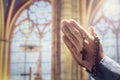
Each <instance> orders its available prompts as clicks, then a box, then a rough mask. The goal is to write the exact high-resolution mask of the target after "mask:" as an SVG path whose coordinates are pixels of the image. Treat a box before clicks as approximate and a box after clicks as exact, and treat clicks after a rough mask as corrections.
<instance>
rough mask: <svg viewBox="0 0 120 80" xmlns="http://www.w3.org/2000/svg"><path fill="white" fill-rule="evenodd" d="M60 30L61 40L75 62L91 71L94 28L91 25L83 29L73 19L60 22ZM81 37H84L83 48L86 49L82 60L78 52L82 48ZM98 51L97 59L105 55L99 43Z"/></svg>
mask: <svg viewBox="0 0 120 80" xmlns="http://www.w3.org/2000/svg"><path fill="white" fill-rule="evenodd" d="M61 25H62V32H63V33H64V35H63V41H64V43H65V44H66V46H67V47H68V48H69V50H70V52H71V54H72V56H73V58H74V59H75V60H76V62H77V63H78V64H79V65H81V66H83V67H85V68H87V69H88V70H90V71H91V69H92V66H93V64H94V62H95V61H94V55H95V53H94V47H95V44H94V36H93V35H94V34H95V30H94V29H93V27H89V29H88V31H87V30H85V29H84V28H83V27H82V26H80V25H79V24H78V23H77V22H76V21H74V20H70V21H67V20H63V21H62V23H61ZM83 37H85V49H86V50H87V54H86V56H85V60H82V54H81V53H80V52H81V50H82V48H83ZM99 48H100V49H99V50H100V51H99V53H96V54H98V55H99V61H100V60H101V59H102V58H103V57H104V56H105V54H104V52H103V49H102V46H101V44H100V46H99Z"/></svg>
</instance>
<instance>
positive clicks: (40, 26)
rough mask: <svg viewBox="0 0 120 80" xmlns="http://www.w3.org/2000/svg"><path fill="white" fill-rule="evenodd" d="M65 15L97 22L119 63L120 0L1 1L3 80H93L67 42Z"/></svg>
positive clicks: (0, 74)
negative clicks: (72, 54)
mask: <svg viewBox="0 0 120 80" xmlns="http://www.w3.org/2000/svg"><path fill="white" fill-rule="evenodd" d="M63 19H68V20H69V19H74V20H76V21H77V22H78V23H80V25H82V26H83V27H84V28H85V29H87V28H88V27H89V26H90V25H93V26H94V27H95V29H96V31H97V33H98V35H99V38H100V40H101V42H102V44H103V48H104V51H105V54H106V55H107V56H109V57H111V58H112V59H114V60H115V61H117V62H118V63H120V0H0V80H94V79H93V78H92V77H90V75H89V74H88V73H87V72H86V71H85V70H84V68H82V67H81V66H80V65H78V64H77V63H76V62H75V61H74V59H73V58H72V56H71V54H70V51H69V50H68V48H67V47H66V45H65V44H64V42H63V40H62V35H63V33H61V21H62V20H63Z"/></svg>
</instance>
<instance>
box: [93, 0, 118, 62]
mask: <svg viewBox="0 0 120 80" xmlns="http://www.w3.org/2000/svg"><path fill="white" fill-rule="evenodd" d="M119 9H120V2H119V0H111V1H110V0H105V2H104V4H103V6H102V7H101V9H100V10H99V12H98V14H97V15H96V18H95V20H94V22H93V25H95V27H96V30H97V32H98V33H99V36H100V39H101V41H102V44H103V47H104V51H105V53H106V54H107V56H109V57H111V58H112V59H114V60H116V61H117V62H119V63H120V42H119V40H120V10H119Z"/></svg>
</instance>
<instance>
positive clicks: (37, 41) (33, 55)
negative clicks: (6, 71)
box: [10, 0, 52, 80]
mask: <svg viewBox="0 0 120 80" xmlns="http://www.w3.org/2000/svg"><path fill="white" fill-rule="evenodd" d="M51 21H52V8H51V3H50V2H49V1H43V0H42V1H34V2H33V3H32V4H31V5H30V6H29V7H28V8H26V9H24V10H23V11H22V12H21V14H20V15H19V17H18V18H17V20H16V22H15V24H14V30H13V32H12V39H11V40H12V42H11V56H10V58H11V61H10V76H11V78H10V80H30V79H31V80H38V78H43V79H44V80H51V55H52V54H51V46H52V43H51V36H52V35H51Z"/></svg>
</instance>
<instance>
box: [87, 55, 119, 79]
mask: <svg viewBox="0 0 120 80" xmlns="http://www.w3.org/2000/svg"><path fill="white" fill-rule="evenodd" d="M98 66H99V69H98V72H97V76H95V77H94V79H95V80H120V65H119V64H117V63H116V62H115V61H113V60H112V59H110V58H109V57H107V56H106V57H104V58H103V59H102V60H101V61H100V63H99V64H98ZM89 73H90V72H89ZM91 75H92V74H91Z"/></svg>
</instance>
